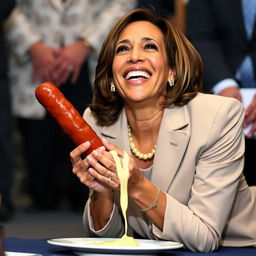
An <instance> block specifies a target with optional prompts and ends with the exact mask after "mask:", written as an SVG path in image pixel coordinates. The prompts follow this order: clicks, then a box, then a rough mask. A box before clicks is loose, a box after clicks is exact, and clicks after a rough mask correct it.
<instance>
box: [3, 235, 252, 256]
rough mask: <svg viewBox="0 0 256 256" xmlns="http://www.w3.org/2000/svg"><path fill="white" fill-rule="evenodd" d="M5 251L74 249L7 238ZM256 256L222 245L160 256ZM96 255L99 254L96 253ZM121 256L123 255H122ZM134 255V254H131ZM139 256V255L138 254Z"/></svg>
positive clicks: (58, 255)
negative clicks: (199, 250)
mask: <svg viewBox="0 0 256 256" xmlns="http://www.w3.org/2000/svg"><path fill="white" fill-rule="evenodd" d="M4 246H5V251H16V252H26V253H37V254H41V255H43V256H73V255H75V254H74V253H73V252H72V251H69V250H67V249H65V248H61V247H58V246H54V245H50V244H48V243H47V239H20V238H5V239H4ZM245 255H246V256H256V247H244V248H242V247H221V248H220V249H219V250H218V251H215V252H211V253H198V252H190V251H187V250H184V249H178V250H170V251H168V252H165V253H161V254H158V256H245ZM95 256H97V255H96V254H95ZM120 256H121V255H120ZM131 256H132V255H131ZM136 256H138V255H136Z"/></svg>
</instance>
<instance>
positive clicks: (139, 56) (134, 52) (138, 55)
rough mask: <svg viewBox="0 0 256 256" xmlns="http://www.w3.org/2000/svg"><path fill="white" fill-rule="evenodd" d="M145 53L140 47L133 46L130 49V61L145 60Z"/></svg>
mask: <svg viewBox="0 0 256 256" xmlns="http://www.w3.org/2000/svg"><path fill="white" fill-rule="evenodd" d="M143 59H144V58H143V53H142V51H141V49H140V48H139V47H133V48H132V49H131V51H130V59H129V62H132V63H137V62H140V61H143Z"/></svg>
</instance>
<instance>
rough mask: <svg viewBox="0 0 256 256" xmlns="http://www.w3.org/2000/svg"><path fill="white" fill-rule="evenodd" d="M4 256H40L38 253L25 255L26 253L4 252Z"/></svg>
mask: <svg viewBox="0 0 256 256" xmlns="http://www.w3.org/2000/svg"><path fill="white" fill-rule="evenodd" d="M4 254H5V256H41V254H38V253H26V252H5V253H4Z"/></svg>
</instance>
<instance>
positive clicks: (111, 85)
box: [110, 82, 116, 92]
mask: <svg viewBox="0 0 256 256" xmlns="http://www.w3.org/2000/svg"><path fill="white" fill-rule="evenodd" d="M110 91H111V92H115V91H116V87H115V84H114V83H113V82H111V83H110Z"/></svg>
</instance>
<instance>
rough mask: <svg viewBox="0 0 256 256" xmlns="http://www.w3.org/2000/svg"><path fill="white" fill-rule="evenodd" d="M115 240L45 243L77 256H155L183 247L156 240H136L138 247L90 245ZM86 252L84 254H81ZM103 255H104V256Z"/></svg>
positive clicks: (68, 239)
mask: <svg viewBox="0 0 256 256" xmlns="http://www.w3.org/2000/svg"><path fill="white" fill-rule="evenodd" d="M115 239H116V238H91V237H90V238H57V239H50V240H48V241H47V242H48V243H49V244H53V245H57V246H61V247H65V248H68V249H70V250H72V251H75V252H76V253H77V254H79V255H94V253H97V255H99V254H98V253H101V254H102V255H106V253H107V254H112V255H113V254H119V255H120V253H122V255H123V254H126V255H132V254H134V253H136V255H140V256H142V254H144V255H145V254H146V255H152V254H157V253H158V252H161V251H166V250H171V249H178V248H182V247H183V245H182V244H180V243H177V242H172V241H158V240H147V239H136V241H137V242H138V243H139V246H117V245H113V246H109V245H97V246H95V245H91V244H90V243H92V242H105V241H112V240H115ZM82 252H86V253H82ZM104 253H105V254H104Z"/></svg>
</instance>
